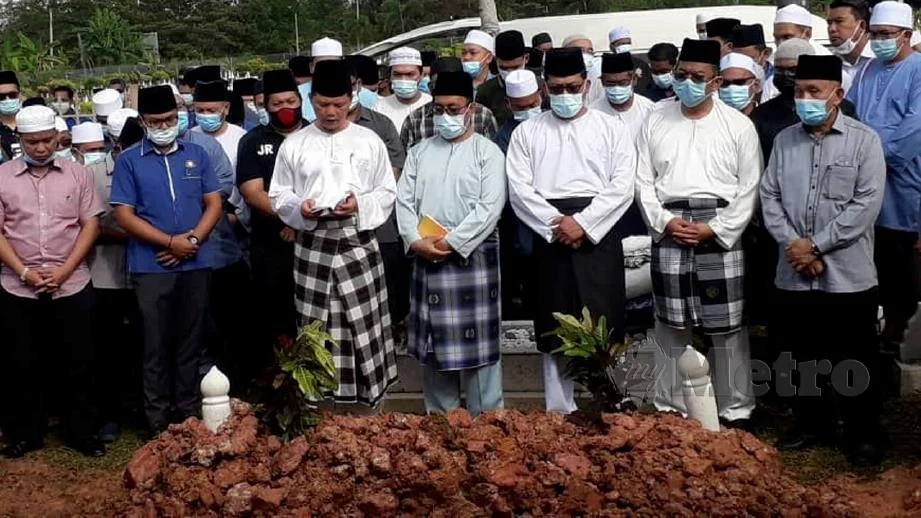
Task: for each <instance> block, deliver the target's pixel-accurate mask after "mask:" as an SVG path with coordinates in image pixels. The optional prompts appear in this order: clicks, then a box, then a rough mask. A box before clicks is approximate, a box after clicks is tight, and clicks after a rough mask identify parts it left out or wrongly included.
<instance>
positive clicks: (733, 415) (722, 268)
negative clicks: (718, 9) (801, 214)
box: [636, 100, 762, 420]
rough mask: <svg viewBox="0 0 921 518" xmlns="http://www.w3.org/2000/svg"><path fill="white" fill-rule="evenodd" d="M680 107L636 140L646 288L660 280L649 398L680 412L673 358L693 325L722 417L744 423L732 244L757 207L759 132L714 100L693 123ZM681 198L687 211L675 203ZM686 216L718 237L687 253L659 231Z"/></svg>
mask: <svg viewBox="0 0 921 518" xmlns="http://www.w3.org/2000/svg"><path fill="white" fill-rule="evenodd" d="M681 106H682V105H681V103H673V104H666V105H662V106H661V107H660V108H659V109H657V110H655V111H654V112H653V113H652V114H651V115H650V116H649V119H648V120H647V122H646V124H645V125H644V126H643V129H642V131H641V132H640V135H639V138H638V139H637V178H636V185H637V187H636V190H637V197H638V198H639V201H640V207H641V211H642V212H643V216H644V218H645V219H646V222H647V224H648V225H649V228H650V233H651V234H652V236H653V263H654V264H653V265H652V269H653V278H654V282H653V285H654V286H656V284H657V283H656V277H657V276H658V277H659V278H660V280H659V285H660V286H661V287H660V288H657V289H656V288H654V297H655V304H656V325H655V338H656V342H657V343H658V346H659V347H658V348H657V351H656V372H659V373H660V374H659V377H658V378H657V380H656V388H655V397H654V403H655V405H656V407H657V408H658V409H659V410H662V411H676V412H680V413H682V414H686V409H685V406H684V399H683V395H682V392H681V380H679V379H678V374H677V369H676V360H677V356H678V355H679V354H680V353H681V352H682V351H683V350H684V347H685V346H686V345H687V344H690V343H691V339H692V329H693V327H695V326H701V327H703V328H704V331H705V332H706V333H707V334H709V335H711V337H712V339H713V344H714V347H713V349H712V350H711V355H712V360H711V364H710V365H711V366H713V367H712V374H711V375H712V377H713V382H714V388H715V390H716V393H717V403H718V406H719V412H720V416H721V417H723V418H724V419H728V420H736V419H744V418H747V417H749V416H750V414H751V412H752V410H753V409H754V406H755V399H754V396H753V395H752V387H751V376H750V352H749V343H748V333H747V330H746V328H745V327H744V326H742V325H741V316H742V304H743V300H742V289H741V286H742V280H743V279H744V278H743V276H742V272H743V269H742V263H743V259H744V256H743V255H742V250H741V246H740V244H739V240H740V238H741V236H742V232H743V231H744V230H745V227H746V226H747V224H748V222H749V220H750V219H751V217H752V214H753V213H754V210H755V207H756V203H757V197H758V182H759V179H760V176H761V171H762V157H761V151H760V147H759V141H758V134H757V132H756V131H755V128H754V125H753V124H752V122H751V121H750V120H749V118H748V117H746V116H745V115H743V114H742V113H741V112H739V111H738V110H735V109H733V108H731V107H729V106H727V105H726V104H724V103H722V102H720V101H718V100H714V101H713V108H712V109H711V111H710V113H708V114H707V115H705V116H704V117H703V118H700V119H696V120H693V119H689V118H687V117H685V115H684V114H683V112H682V109H681ZM682 204H685V205H689V206H690V208H688V207H683V208H678V207H679V206H680V205H682ZM701 207H707V208H705V209H703V208H701ZM717 207H718V208H717ZM704 214H708V216H704ZM689 215H694V216H697V215H700V218H696V217H695V218H693V220H695V221H705V222H707V223H708V225H709V226H710V228H711V229H712V230H713V232H714V234H715V236H716V237H715V243H705V244H702V245H698V246H697V247H695V248H694V249H693V252H691V251H690V249H688V248H687V247H684V246H683V245H679V244H676V242H675V241H674V240H672V239H671V238H670V237H668V236H666V235H665V228H666V225H667V224H668V222H669V221H671V220H672V219H673V218H675V217H683V218H684V219H692V218H691V217H690V216H689ZM656 263H658V264H656ZM701 306H702V307H701Z"/></svg>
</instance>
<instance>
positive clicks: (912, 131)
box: [847, 1, 921, 345]
mask: <svg viewBox="0 0 921 518" xmlns="http://www.w3.org/2000/svg"><path fill="white" fill-rule="evenodd" d="M913 21H914V20H913V17H912V10H911V6H910V5H908V4H903V3H900V2H891V1H886V2H880V3H878V4H876V6H875V7H873V14H872V16H871V18H870V45H872V47H873V52H874V53H875V54H876V59H874V60H873V61H871V62H870V63H869V64H868V65H867V66H866V67H864V69H863V71H862V72H861V73H859V74H858V75H857V77H856V80H855V81H854V83H853V84H852V85H851V90H850V91H849V92H848V94H847V98H848V99H849V100H851V101H853V102H854V104H855V105H856V106H857V114H858V115H859V116H860V120H861V121H863V122H864V123H865V124H866V125H867V126H870V127H871V128H873V129H875V130H876V132H877V133H878V134H879V137H880V139H881V140H882V142H883V151H884V152H885V156H886V166H887V167H886V195H885V198H884V200H883V208H882V211H881V212H880V215H879V220H878V221H877V228H876V251H877V253H876V266H877V270H878V272H879V294H880V300H881V302H882V306H883V313H884V315H885V318H886V327H885V329H884V330H883V334H882V337H881V339H882V340H883V343H884V344H887V345H891V344H898V343H900V342H901V341H902V335H903V334H904V332H905V326H906V324H907V322H908V319H909V318H911V316H912V315H913V314H914V313H915V310H916V308H917V301H918V288H917V287H916V286H915V282H914V279H916V278H917V277H916V276H915V270H916V259H917V255H916V254H917V252H916V251H915V249H914V246H915V242H916V241H917V240H918V222H919V221H921V213H919V209H921V117H918V115H917V114H918V113H921V56H919V55H918V54H917V53H916V52H915V51H914V50H912V48H911V46H910V41H911V30H912V26H913Z"/></svg>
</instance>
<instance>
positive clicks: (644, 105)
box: [592, 94, 656, 141]
mask: <svg viewBox="0 0 921 518" xmlns="http://www.w3.org/2000/svg"><path fill="white" fill-rule="evenodd" d="M655 106H656V103H654V102H652V101H650V100H649V99H647V98H646V97H643V96H642V95H640V94H634V95H633V105H632V106H630V109H629V110H627V111H624V112H619V111H617V110H615V109H614V107H613V106H611V103H610V102H608V99H607V97H602V98H601V99H598V100H597V101H595V102H594V103H592V108H595V109H596V110H598V111H600V112H602V113H606V114H608V115H610V116H611V117H614V118H615V119H620V121H621V122H623V123H624V124H625V125H626V126H627V129H628V130H629V131H630V136H631V137H632V138H633V140H634V141H636V136H637V135H638V134H639V133H640V129H641V128H642V127H643V123H645V122H646V119H647V118H648V117H649V114H650V113H651V112H652V110H653V109H654V108H655Z"/></svg>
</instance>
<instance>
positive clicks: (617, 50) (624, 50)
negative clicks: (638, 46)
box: [614, 43, 633, 54]
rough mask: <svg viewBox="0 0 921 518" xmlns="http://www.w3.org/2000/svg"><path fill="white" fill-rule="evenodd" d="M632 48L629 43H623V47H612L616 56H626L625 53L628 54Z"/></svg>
mask: <svg viewBox="0 0 921 518" xmlns="http://www.w3.org/2000/svg"><path fill="white" fill-rule="evenodd" d="M632 48H633V45H630V44H629V43H625V44H623V45H618V46H616V47H614V52H615V53H616V54H626V53H628V52H630V49H632Z"/></svg>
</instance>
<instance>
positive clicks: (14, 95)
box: [0, 92, 19, 101]
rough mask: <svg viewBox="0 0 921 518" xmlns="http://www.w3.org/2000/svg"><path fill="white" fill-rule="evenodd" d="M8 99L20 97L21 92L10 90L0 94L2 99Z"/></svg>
mask: <svg viewBox="0 0 921 518" xmlns="http://www.w3.org/2000/svg"><path fill="white" fill-rule="evenodd" d="M7 99H19V92H8V93H5V94H0V101H5V100H7Z"/></svg>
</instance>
